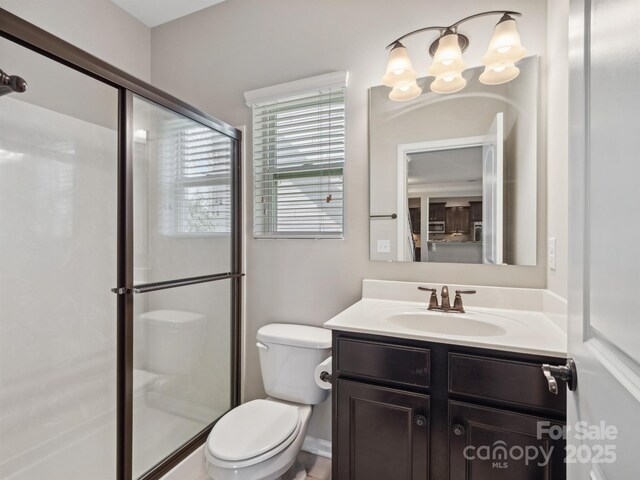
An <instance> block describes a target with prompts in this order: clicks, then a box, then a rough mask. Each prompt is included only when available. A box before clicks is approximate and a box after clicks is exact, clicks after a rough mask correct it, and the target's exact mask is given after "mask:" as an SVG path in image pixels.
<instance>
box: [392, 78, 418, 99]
mask: <svg viewBox="0 0 640 480" xmlns="http://www.w3.org/2000/svg"><path fill="white" fill-rule="evenodd" d="M421 93H422V89H421V88H420V87H419V86H418V84H417V83H416V82H415V81H414V82H413V83H411V84H408V85H402V86H399V87H394V88H393V89H392V90H391V92H390V93H389V99H390V100H393V101H394V102H404V101H406V100H413V99H414V98H416V97H417V96H419V95H420V94H421Z"/></svg>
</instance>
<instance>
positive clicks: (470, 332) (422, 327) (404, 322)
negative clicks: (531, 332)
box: [386, 312, 507, 337]
mask: <svg viewBox="0 0 640 480" xmlns="http://www.w3.org/2000/svg"><path fill="white" fill-rule="evenodd" d="M462 315H465V314H452V313H449V314H433V313H430V312H429V313H399V314H395V315H390V316H389V317H387V319H386V321H387V322H389V323H390V324H392V325H396V326H398V327H403V328H408V329H411V330H417V331H419V332H424V333H436V334H444V335H455V336H467V337H497V336H501V335H505V334H506V333H507V331H506V330H505V329H504V328H502V327H501V326H499V325H495V324H493V323H489V322H484V321H482V320H477V319H473V318H468V317H465V316H462Z"/></svg>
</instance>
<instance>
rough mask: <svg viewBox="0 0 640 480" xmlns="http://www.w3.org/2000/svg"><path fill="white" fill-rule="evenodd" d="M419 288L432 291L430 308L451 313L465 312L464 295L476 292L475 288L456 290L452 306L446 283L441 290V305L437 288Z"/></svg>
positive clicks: (419, 288)
mask: <svg viewBox="0 0 640 480" xmlns="http://www.w3.org/2000/svg"><path fill="white" fill-rule="evenodd" d="M418 290H422V291H425V292H431V297H430V298H429V307H428V310H436V311H439V312H450V313H465V310H464V305H463V304H462V295H472V294H474V293H476V291H475V290H456V296H455V298H454V299H453V307H452V306H451V302H450V301H449V287H447V286H446V285H445V286H444V287H442V291H441V292H440V297H441V299H442V300H441V303H440V305H438V294H437V293H436V292H437V290H436V289H435V288H428V287H418Z"/></svg>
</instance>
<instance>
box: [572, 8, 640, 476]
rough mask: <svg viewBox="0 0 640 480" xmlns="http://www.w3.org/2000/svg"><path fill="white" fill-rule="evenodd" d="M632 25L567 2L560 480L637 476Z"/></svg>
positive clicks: (632, 19)
mask: <svg viewBox="0 0 640 480" xmlns="http://www.w3.org/2000/svg"><path fill="white" fill-rule="evenodd" d="M639 24H640V2H638V0H571V21H570V35H569V38H570V42H571V44H570V63H571V76H570V135H571V138H570V152H569V153H570V167H569V168H570V172H569V173H570V175H569V178H570V197H569V198H570V203H569V205H570V207H569V218H570V237H569V249H570V260H569V261H570V279H569V280H570V286H569V290H570V291H569V354H570V356H572V357H573V358H574V359H575V361H576V364H577V371H578V381H577V390H576V391H574V392H571V393H570V395H569V398H568V419H567V424H568V426H569V428H570V429H573V431H571V430H569V432H568V437H567V440H568V459H567V460H568V465H567V469H568V479H569V480H578V479H580V480H584V479H592V480H627V479H629V480H632V479H637V478H640V254H639V251H640V250H639V249H640V210H639V206H640V201H639V195H638V192H639V191H640V189H639V188H638V187H639V186H640V161H639V160H638V149H639V146H640V143H639V141H638V132H639V130H638V128H639V124H640V89H639V88H638V78H639V77H640V35H639V34H638V25H639ZM578 422H584V423H583V424H578ZM576 425H578V426H580V425H582V426H584V425H590V426H591V427H590V429H589V431H590V435H585V434H583V433H580V431H578V430H576V428H575V427H576ZM583 437H587V438H583ZM589 437H591V438H589Z"/></svg>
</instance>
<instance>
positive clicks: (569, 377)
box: [542, 358, 578, 395]
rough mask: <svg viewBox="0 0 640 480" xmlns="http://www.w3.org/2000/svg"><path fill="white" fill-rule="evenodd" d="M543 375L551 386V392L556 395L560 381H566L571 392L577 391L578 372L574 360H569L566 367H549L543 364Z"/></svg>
mask: <svg viewBox="0 0 640 480" xmlns="http://www.w3.org/2000/svg"><path fill="white" fill-rule="evenodd" d="M542 373H543V374H544V376H545V378H546V379H547V383H548V384H549V391H550V392H551V393H553V394H554V395H557V394H558V380H563V381H565V382H566V383H567V387H568V388H569V390H571V391H574V390H575V389H576V385H577V383H578V371H577V369H576V362H574V361H573V358H569V359H567V363H566V365H549V364H548V363H544V364H542Z"/></svg>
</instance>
